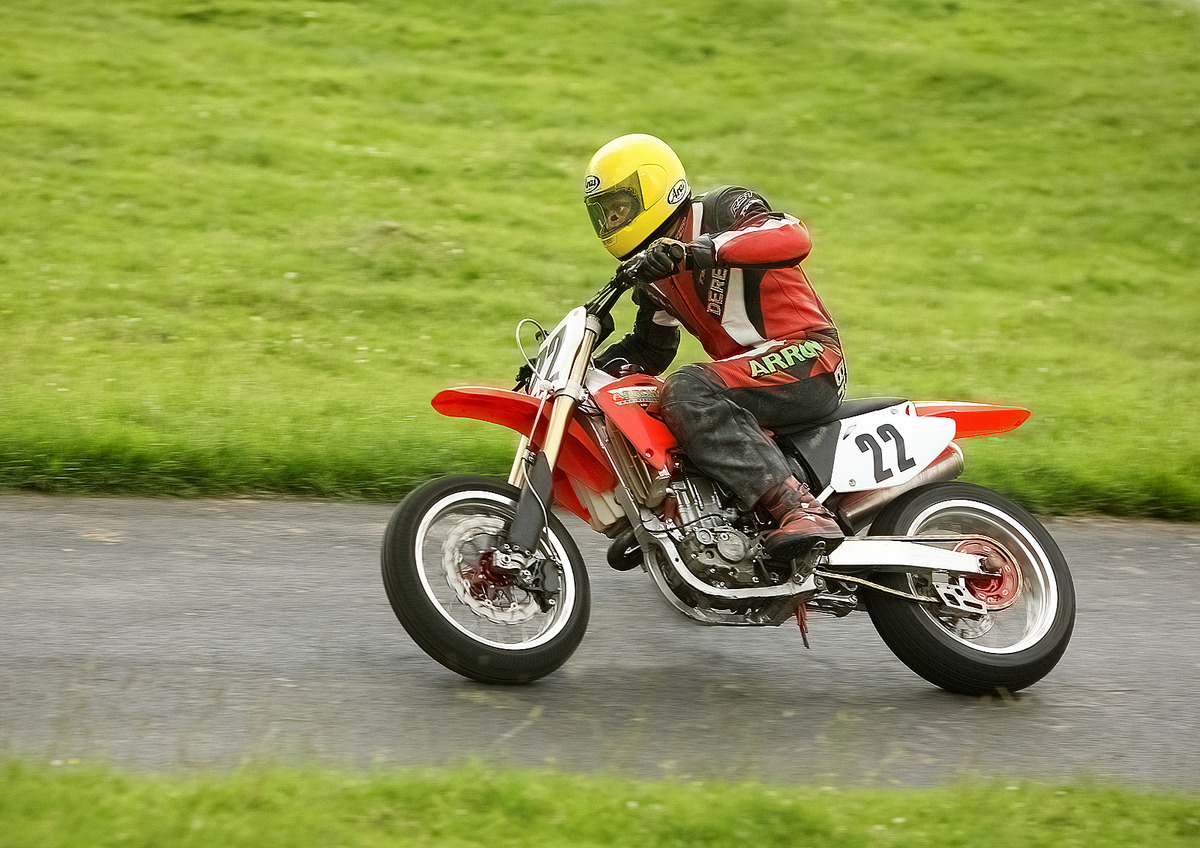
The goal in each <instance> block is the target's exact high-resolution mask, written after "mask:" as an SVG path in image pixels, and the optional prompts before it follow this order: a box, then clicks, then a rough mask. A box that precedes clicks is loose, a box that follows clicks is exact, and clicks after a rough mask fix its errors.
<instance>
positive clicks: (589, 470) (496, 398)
mask: <svg viewBox="0 0 1200 848" xmlns="http://www.w3.org/2000/svg"><path fill="white" fill-rule="evenodd" d="M432 403H433V408H434V409H436V410H437V411H438V412H440V413H441V414H442V415H447V416H450V417H451V418H473V419H475V420H477V421H490V422H491V423H493V424H499V425H501V426H503V427H507V428H509V429H510V430H515V431H516V432H518V433H520V434H521V435H523V436H526V435H531V434H532V437H533V438H532V440H531V441H532V442H533V444H534V445H535V446H536V445H538V444H540V441H541V438H542V437H543V436H544V435H545V430H546V425H547V424H548V423H549V421H550V404H549V403H546V404H541V403H540V401H539V400H538V399H537V398H533V397H530V396H529V395H525V394H521V393H520V392H510V391H506V390H504V389H492V388H487V387H483V386H465V387H463V388H458V389H446V390H445V391H442V392H438V393H437V394H436V395H435V396H434V398H433V401H432ZM539 407H540V409H539ZM535 419H536V421H537V432H533V431H534V421H535ZM557 471H561V472H562V473H564V474H566V475H567V476H568V477H571V478H572V479H575V480H578V481H579V482H581V483H583V484H584V485H585V486H587V487H588V488H589V489H591V490H592V491H594V492H607V491H609V490H611V489H612V488H613V487H614V486H616V485H617V478H616V476H615V475H614V474H613V472H612V469H611V468H609V466H608V460H607V459H606V458H605V456H604V454H603V452H601V450H600V448H599V447H598V446H597V445H596V444H594V443H593V442H592V440H591V437H590V436H588V434H587V432H586V431H585V430H584V429H583V428H582V427H580V426H579V424H578V423H576V422H574V421H572V422H571V425H570V427H568V428H567V434H566V438H565V439H564V440H563V446H562V451H561V452H560V453H559V457H558V468H557V469H556V472H557ZM572 500H575V504H578V500H576V499H574V498H572ZM563 505H564V506H567V507H572V504H570V503H564V504H563ZM573 511H574V510H573Z"/></svg>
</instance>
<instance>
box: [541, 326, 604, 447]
mask: <svg viewBox="0 0 1200 848" xmlns="http://www.w3.org/2000/svg"><path fill="white" fill-rule="evenodd" d="M594 320H595V319H594V318H591V317H590V316H589V321H588V324H589V326H588V329H587V333H586V335H585V337H584V342H583V344H582V345H580V348H579V355H578V356H576V357H575V361H574V362H573V363H571V374H570V376H569V377H568V378H567V385H566V388H564V389H563V390H562V391H561V392H559V394H558V396H557V397H556V398H554V408H553V409H552V410H551V411H550V424H549V426H548V427H547V428H546V440H545V441H544V442H543V443H542V453H544V454H545V455H546V459H547V460H549V462H550V467H551V468H554V463H555V462H556V461H557V460H558V452H559V451H560V450H561V449H562V443H563V436H564V435H565V434H566V432H567V426H568V425H569V424H570V423H571V416H572V415H574V414H575V407H577V406H578V405H579V404H580V402H581V401H582V400H583V376H584V374H586V373H587V369H588V366H589V365H590V364H591V361H592V351H593V350H594V349H595V347H596V339H597V338H598V337H599V333H598V332H597V330H596V329H593V328H592V327H591V322H592V321H594ZM597 323H598V322H597Z"/></svg>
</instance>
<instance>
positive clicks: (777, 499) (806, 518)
mask: <svg viewBox="0 0 1200 848" xmlns="http://www.w3.org/2000/svg"><path fill="white" fill-rule="evenodd" d="M758 503H759V505H760V506H762V507H764V508H765V509H766V510H767V512H769V513H771V516H772V517H773V518H774V519H775V520H776V521H777V522H779V528H778V529H777V530H771V531H770V532H768V533H767V535H766V536H765V537H764V538H763V544H764V546H765V547H766V549H767V553H768V554H769V555H770V557H771V558H772V559H777V560H781V561H783V562H788V561H790V560H793V559H799V558H800V557H803V556H804V555H805V554H807V553H808V552H809V551H810V550H812V547H813V545H815V544H817V542H824V543H825V553H827V554H828V553H829V552H830V551H832V550H833V549H834V548H836V547H837V546H838V545H840V544H841V543H842V542H843V541H844V540H845V538H846V535H845V534H844V533H843V532H842V528H841V527H839V526H838V523H837V519H835V518H834V517H833V513H831V512H830V511H829V510H827V509H826V508H825V507H823V506H822V505H821V502H820V501H818V500H817V499H816V498H814V497H813V494H812V492H810V491H809V490H808V486H805V485H804V484H803V483H801V482H800V481H799V480H797V479H796V478H795V477H788V478H787V479H786V480H784V481H783V482H782V483H778V484H776V485H774V486H772V487H771V488H769V489H767V491H766V492H764V493H763V495H762V497H761V498H759V501H758Z"/></svg>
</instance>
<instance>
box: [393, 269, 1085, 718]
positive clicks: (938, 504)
mask: <svg viewBox="0 0 1200 848" xmlns="http://www.w3.org/2000/svg"><path fill="white" fill-rule="evenodd" d="M635 272H636V263H634V265H630V264H629V263H627V264H626V265H624V266H622V269H621V270H620V271H618V273H617V275H616V276H615V277H614V278H613V280H612V281H611V282H609V284H608V285H607V286H605V287H604V288H603V289H602V290H601V291H600V292H599V293H597V295H596V296H595V297H594V298H593V299H592V300H591V301H589V302H588V303H587V304H586V305H584V306H580V307H577V308H575V309H573V310H572V311H571V312H569V313H568V314H567V316H566V317H565V318H563V320H562V322H561V323H560V324H559V325H558V326H557V327H556V328H555V329H554V330H553V331H552V332H550V333H548V334H547V333H544V332H541V329H540V328H539V341H540V347H539V350H538V354H537V356H536V358H535V360H534V361H533V362H531V363H529V367H528V368H526V369H525V371H524V373H523V377H522V379H521V382H520V384H519V385H518V386H517V387H516V388H515V389H513V390H503V389H495V388H457V389H449V390H447V391H443V392H440V393H439V394H438V395H437V396H436V397H434V399H433V406H434V408H435V409H436V410H437V411H438V412H440V413H442V414H443V415H449V416H455V417H461V418H473V419H478V420H482V421H489V422H492V423H494V424H500V425H502V426H504V427H508V428H510V429H512V430H515V431H516V432H517V433H519V434H521V439H520V443H519V446H518V448H517V454H516V459H515V461H514V463H513V466H512V471H511V473H510V474H509V478H508V482H507V483H504V482H500V481H498V480H493V479H490V478H486V477H479V476H454V477H445V478H441V479H437V480H433V481H431V482H429V483H427V484H425V485H423V486H421V487H420V488H418V489H416V490H414V491H413V492H412V493H411V494H409V495H408V497H406V498H405V499H404V501H403V502H402V503H401V504H400V505H399V507H398V508H397V509H396V512H395V513H394V514H393V516H392V518H391V521H390V522H389V524H388V527H387V533H386V535H385V537H384V541H383V549H382V566H383V580H384V585H385V587H386V589H387V595H388V600H389V601H390V603H391V606H392V609H393V610H394V612H395V613H396V616H397V618H399V620H400V623H401V624H402V625H403V626H404V628H405V630H407V631H408V633H409V635H411V636H412V638H413V639H414V641H416V643H417V644H418V645H419V646H420V647H421V648H422V649H424V650H425V651H426V652H427V653H428V654H429V655H430V656H431V657H433V658H434V659H436V660H437V661H438V662H440V663H442V664H443V665H445V666H446V667H447V668H450V669H452V670H453V671H456V672H458V673H459V674H462V675H465V676H467V677H470V678H473V679H475V680H480V681H484V682H490V683H524V682H528V681H531V680H535V679H537V678H539V677H542V676H544V675H547V674H549V673H550V672H552V671H554V670H555V669H557V668H558V667H559V666H561V665H562V664H563V663H564V662H566V661H567V659H568V658H569V657H570V656H571V654H572V653H573V652H574V650H575V648H576V647H577V646H578V645H579V643H580V640H581V639H582V638H583V634H584V631H585V629H586V628H587V623H588V614H589V606H590V589H589V582H588V574H587V570H586V569H585V567H584V563H583V560H582V558H581V556H580V554H579V550H578V548H577V547H576V545H575V542H574V541H573V540H572V539H571V537H570V536H569V535H568V534H567V531H566V530H565V529H564V527H563V525H562V523H561V521H559V519H558V518H557V517H556V516H555V515H554V513H553V512H552V508H553V507H560V508H562V509H565V510H568V511H570V512H572V513H574V514H575V515H577V516H579V517H580V518H582V519H583V520H584V521H586V522H588V523H589V524H590V525H591V527H592V528H593V529H595V530H596V531H598V532H600V533H603V534H605V535H606V536H608V537H609V538H611V539H612V544H611V547H610V549H609V553H608V564H609V565H610V566H612V567H613V568H616V569H618V570H622V571H625V570H631V569H635V568H639V567H640V568H642V569H643V570H644V571H645V572H646V573H647V574H649V576H650V579H651V580H652V581H653V583H654V585H655V586H656V587H657V588H658V590H659V591H660V592H661V593H662V595H663V597H664V598H665V599H666V600H667V602H668V603H669V604H670V605H671V606H673V607H674V608H675V609H676V610H678V611H679V612H681V613H683V614H684V615H685V616H687V617H688V618H691V619H693V620H695V621H698V622H700V623H702V624H724V625H752V626H755V625H756V626H762V625H778V624H781V623H783V622H785V621H788V620H789V619H792V618H795V619H796V621H797V622H798V623H799V624H800V626H801V629H802V631H803V632H804V633H805V644H806V645H807V644H808V639H807V618H808V616H809V614H811V613H826V614H830V615H833V616H839V617H840V616H844V615H847V614H849V613H851V612H855V611H858V610H866V612H867V613H868V614H869V615H870V616H871V620H872V622H873V623H874V625H875V627H876V629H877V630H878V631H879V634H880V635H881V636H882V637H883V639H884V641H885V642H886V643H887V645H888V647H890V648H891V650H892V651H893V652H894V653H895V654H896V656H897V657H898V658H899V659H900V660H901V661H902V662H904V663H905V664H906V665H907V666H908V667H909V668H911V669H912V670H913V671H915V672H916V673H917V674H919V675H921V676H922V677H924V678H925V679H926V680H928V681H930V682H931V683H934V684H935V685H937V686H940V687H942V688H944V689H948V690H950V691H953V692H961V693H966V694H983V693H990V692H997V691H1000V692H1004V691H1007V692H1015V691H1016V690H1018V689H1022V688H1024V687H1026V686H1029V685H1031V684H1033V683H1035V682H1036V681H1038V680H1040V679H1041V678H1042V677H1043V676H1045V675H1046V674H1047V673H1049V671H1050V670H1051V669H1052V668H1053V667H1054V666H1055V664H1056V663H1057V662H1058V660H1059V658H1060V657H1061V656H1062V654H1063V652H1064V651H1065V650H1066V647H1067V643H1068V641H1069V640H1070V637H1071V630H1072V627H1073V625H1074V619H1075V594H1074V588H1073V586H1072V582H1071V575H1070V572H1069V571H1068V568H1067V563H1066V561H1065V559H1064V558H1063V555H1062V553H1061V552H1060V551H1059V549H1058V546H1057V545H1056V544H1055V542H1054V540H1053V539H1052V538H1051V537H1050V534H1049V533H1048V532H1047V531H1046V529H1045V528H1044V527H1043V526H1042V525H1041V524H1040V523H1039V522H1038V521H1037V520H1036V519H1035V518H1034V517H1033V516H1031V515H1030V514H1029V513H1028V512H1026V511H1025V510H1024V509H1022V508H1021V507H1019V506H1017V505H1016V504H1014V503H1012V502H1010V501H1008V500H1006V499H1005V498H1003V497H1001V496H1000V495H998V494H996V493H995V492H992V491H991V490H989V489H986V488H983V487H981V486H976V485H970V484H966V483H957V482H951V481H953V480H954V479H955V478H956V477H958V476H959V474H960V473H961V472H962V470H963V455H962V451H961V449H960V448H959V447H958V445H957V444H956V443H955V441H956V440H959V439H965V438H971V437H975V436H988V435H993V434H996V433H1003V432H1007V431H1009V430H1012V429H1014V428H1016V427H1018V426H1020V425H1021V424H1022V423H1023V422H1024V421H1025V419H1026V418H1028V417H1029V412H1028V411H1027V410H1025V409H1020V408H1015V407H1008V406H995V405H989V404H978V403H959V402H940V401H939V402H933V401H908V400H903V399H896V398H871V399H857V400H853V399H852V400H847V401H846V402H845V403H843V404H842V406H841V407H840V408H839V409H838V410H837V411H836V412H835V413H834V414H833V415H831V416H829V417H828V418H827V419H825V420H822V421H816V422H808V423H805V424H803V425H797V426H795V427H785V428H778V429H775V430H774V432H773V435H774V438H775V439H776V440H777V442H778V443H779V445H780V447H781V448H782V449H783V451H784V453H785V455H787V456H788V457H789V461H790V462H791V463H792V464H793V466H794V468H793V470H794V472H795V474H796V476H797V477H798V478H799V479H801V480H803V481H805V482H806V483H807V484H808V486H809V488H810V489H811V490H812V491H813V492H814V493H819V494H818V499H819V500H820V501H821V502H822V503H824V504H825V505H826V506H827V507H828V508H829V509H830V510H831V511H832V512H833V513H834V515H836V516H837V519H838V521H839V523H840V524H841V525H842V528H843V530H844V531H845V533H846V535H847V539H846V541H845V542H843V543H842V544H841V545H839V546H838V547H837V548H835V549H834V550H833V551H832V553H830V554H829V555H828V556H824V555H819V556H813V557H810V558H808V559H806V560H803V561H801V560H798V561H790V562H781V561H776V560H772V559H771V558H770V557H768V556H767V554H766V552H765V550H764V549H763V545H762V542H761V540H762V536H763V534H764V533H765V532H767V531H769V530H770V529H772V519H771V517H770V516H769V515H768V514H767V513H766V512H765V511H762V510H746V509H744V508H742V507H741V506H740V505H739V503H738V502H737V499H736V498H734V497H733V496H732V495H731V493H729V492H728V491H726V490H725V488H724V487H723V486H722V485H721V484H720V483H719V482H717V481H715V480H712V479H710V478H707V477H705V476H704V475H703V474H701V473H699V472H698V471H696V470H695V468H694V467H693V466H692V465H691V464H690V463H689V462H688V459H687V457H686V456H684V455H683V453H682V452H681V450H680V449H679V447H678V445H677V443H676V441H675V439H674V437H673V436H672V435H671V433H670V431H669V430H668V429H667V427H666V426H665V425H664V424H663V423H662V421H661V420H660V419H659V417H658V416H657V415H656V405H657V402H658V394H659V389H660V387H661V381H660V380H658V379H657V378H654V377H650V376H647V375H633V376H627V377H623V378H620V379H615V378H613V377H611V376H610V375H608V374H606V373H604V372H602V371H600V370H598V369H596V368H595V367H594V366H593V365H592V354H593V353H594V351H595V350H596V347H597V346H598V345H599V344H600V342H601V341H603V337H604V336H605V335H607V332H606V331H605V328H611V318H610V317H609V313H610V311H611V310H612V308H613V306H614V304H615V303H616V302H617V300H618V299H619V298H620V297H621V295H622V294H623V293H624V292H625V291H626V290H627V289H628V288H629V287H630V286H631V285H632V284H633V282H634V279H635ZM526 320H529V319H526Z"/></svg>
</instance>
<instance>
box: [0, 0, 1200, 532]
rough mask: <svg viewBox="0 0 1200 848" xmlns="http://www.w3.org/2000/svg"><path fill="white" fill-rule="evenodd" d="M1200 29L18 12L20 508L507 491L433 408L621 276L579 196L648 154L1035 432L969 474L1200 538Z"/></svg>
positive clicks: (871, 331) (638, 13) (723, 17)
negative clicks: (787, 228) (804, 241)
mask: <svg viewBox="0 0 1200 848" xmlns="http://www.w3.org/2000/svg"><path fill="white" fill-rule="evenodd" d="M1198 36H1200V7H1197V6H1196V5H1195V4H1194V3H1190V2H1182V0H1180V2H1166V0H1162V2H1158V1H1157V0H1145V1H1142V0H1110V1H1107V2H1106V1H1103V0H1065V2H1062V3H1044V2H1035V0H996V1H995V2H991V3H965V2H933V0H881V2H872V3H867V2H849V0H802V2H790V3H781V2H770V3H768V2H736V3H730V2H704V0H697V1H696V2H691V0H689V2H674V3H671V2H668V3H663V4H650V5H648V4H644V3H633V2H627V0H614V1H613V2H598V1H597V2H588V0H576V1H575V2H567V0H563V1H562V2H537V3H527V4H519V3H491V2H486V3H485V2H469V0H468V2H459V3H430V2H420V0H406V2H399V0H394V2H388V0H361V1H360V2H349V0H346V2H330V1H328V0H295V1H294V2H293V0H256V2H250V0H192V1H191V2H174V1H173V2H167V0H109V1H108V2H98V0H95V2H89V0H64V2H61V3H56V4H48V3H44V2H40V0H7V2H5V3H4V4H3V5H2V6H0V360H2V361H3V363H4V367H3V369H2V371H0V487H5V488H12V489H36V490H43V491H51V492H95V491H105V492H133V493H170V494H189V495H190V494H226V493H235V492H261V491H269V492H279V493H292V494H303V495H322V496H336V497H347V496H356V497H371V498H395V497H397V496H398V495H399V494H401V493H402V492H403V491H405V490H406V488H408V487H410V486H411V485H412V484H413V483H414V482H416V481H418V480H420V479H423V478H426V477H428V476H431V475H434V474H437V473H443V472H447V471H451V470H461V469H471V470H484V471H503V470H505V469H506V468H507V466H508V457H507V456H506V454H507V453H508V451H510V449H511V445H512V442H513V439H512V437H511V436H510V435H509V434H507V433H504V432H499V431H493V430H491V429H488V428H486V427H483V426H477V425H472V424H468V423H462V422H452V421H447V420H439V419H438V416H437V415H436V414H435V413H433V412H432V410H431V409H430V408H429V406H428V402H427V401H428V398H429V396H431V395H432V394H433V393H434V392H435V391H436V390H437V389H439V388H441V387H444V386H446V385H450V384H455V383H489V384H497V385H503V384H505V382H506V381H508V380H509V378H510V377H511V375H512V374H513V373H514V372H515V370H516V367H517V365H518V364H519V360H518V357H517V354H516V351H515V348H514V346H513V344H512V333H513V328H514V326H515V323H516V321H517V319H518V318H520V317H523V316H526V315H530V316H533V317H536V318H537V319H539V320H540V321H542V322H543V323H551V324H552V323H554V321H555V320H556V319H557V317H558V316H559V314H561V313H562V312H563V311H565V310H566V308H568V307H569V306H571V305H574V304H576V303H577V302H579V301H580V300H582V299H583V298H584V297H586V296H587V295H588V294H589V293H590V292H591V291H592V290H593V289H595V288H596V287H598V285H599V284H600V283H602V282H603V281H604V280H605V279H606V278H607V276H608V274H609V273H610V271H611V259H610V258H609V257H608V256H607V254H606V253H605V252H604V251H603V249H602V248H601V247H600V246H599V244H598V242H597V241H596V239H595V238H594V236H593V235H592V233H591V229H590V227H589V225H588V222H587V218H586V215H585V214H584V211H583V208H582V204H581V202H580V177H581V174H582V170H583V168H584V166H585V164H586V162H587V159H588V157H589V156H590V155H591V153H592V152H593V151H594V150H595V148H597V147H598V146H600V145H601V144H602V143H604V142H605V141H607V140H608V139H609V138H611V137H613V136H615V135H618V134H620V133H624V132H628V131H648V132H652V133H655V134H658V135H660V136H662V137H663V138H665V139H667V140H668V141H669V142H670V143H672V144H673V145H674V146H675V147H676V149H677V150H678V152H679V153H680V154H681V156H682V158H683V160H684V162H685V164H686V165H687V166H688V169H689V173H690V176H691V178H692V182H693V184H694V185H696V186H698V187H700V188H704V187H709V186H712V185H715V184H718V183H723V182H742V183H745V184H748V185H752V186H754V187H756V188H758V189H760V190H761V191H762V192H763V193H764V194H766V195H767V196H768V197H769V198H770V199H771V200H772V201H773V202H774V204H775V205H776V206H777V207H779V208H782V209H786V210H788V211H791V212H793V213H795V214H797V215H799V216H800V217H802V218H804V219H805V220H806V222H807V223H808V224H809V225H810V227H811V228H812V230H813V232H814V237H815V240H816V249H815V251H814V253H813V255H812V256H811V257H810V259H809V260H808V261H807V263H806V267H807V268H808V269H809V272H810V275H811V276H812V278H813V279H814V281H815V282H816V284H817V286H818V288H819V290H820V291H821V292H822V295H823V296H824V298H825V299H826V301H827V303H828V305H829V306H830V307H831V309H832V310H833V312H834V314H835V316H836V317H837V318H838V320H839V323H840V325H841V327H842V329H843V336H844V339H845V343H846V348H847V352H848V356H849V361H850V369H851V390H852V393H855V394H883V393H886V394H907V395H909V396H911V397H914V398H928V399H943V398H944V399H965V400H996V401H1010V402H1015V403H1018V404H1020V405H1024V406H1028V407H1030V408H1032V409H1033V411H1034V417H1033V418H1032V419H1031V421H1030V423H1029V424H1028V425H1026V426H1025V427H1023V428H1022V429H1021V430H1020V431H1018V432H1017V433H1015V434H1013V435H1012V436H1011V437H1009V438H1006V439H1003V440H994V441H987V442H981V443H977V444H968V446H967V448H968V476H969V478H970V479H973V480H976V481H978V482H983V483H986V484H990V485H993V486H996V487H998V488H1000V489H1002V490H1004V491H1006V492H1008V493H1011V494H1014V495H1016V496H1017V497H1018V498H1019V499H1020V500H1022V501H1023V502H1024V503H1025V504H1026V505H1027V506H1030V507H1031V508H1034V509H1037V510H1042V511H1047V512H1075V511H1103V512H1110V513H1116V514H1125V515H1152V516H1160V517H1173V518H1187V519H1200V415H1198V414H1197V413H1200V402H1198V400H1197V394H1198V392H1197V386H1198V385H1200V355H1198V354H1200V349H1198V348H1200V343H1198V342H1197V339H1196V332H1195V329H1196V326H1197V325H1198V324H1200V296H1198V295H1197V290H1198V286H1200V270H1198V269H1200V204H1198V202H1197V198H1198V197H1200V53H1198V52H1197V51H1196V49H1195V45H1196V44H1197V41H1198ZM627 314H628V313H626V315H627ZM688 351H689V353H691V354H692V355H696V348H695V347H694V346H693V347H690V348H688Z"/></svg>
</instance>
